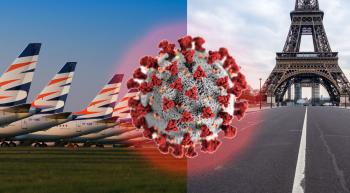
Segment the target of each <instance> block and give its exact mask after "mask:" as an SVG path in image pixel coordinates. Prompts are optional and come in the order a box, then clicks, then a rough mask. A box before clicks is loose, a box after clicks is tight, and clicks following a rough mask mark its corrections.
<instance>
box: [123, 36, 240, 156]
mask: <svg viewBox="0 0 350 193" xmlns="http://www.w3.org/2000/svg"><path fill="white" fill-rule="evenodd" d="M178 42H179V44H180V49H177V48H176V46H175V44H171V43H169V42H168V41H165V40H164V41H162V42H160V44H159V48H160V49H161V51H160V53H159V56H158V57H151V56H146V57H143V58H142V59H141V61H140V64H141V66H140V68H138V69H137V70H135V72H134V74H133V78H132V79H130V80H129V81H128V83H127V84H128V88H129V89H131V88H138V89H139V91H140V93H139V95H138V96H137V97H136V98H131V99H129V107H130V114H131V117H132V120H133V124H134V125H135V127H136V128H139V129H143V133H144V136H145V137H146V138H149V139H153V140H154V141H155V142H156V143H157V145H158V148H159V150H160V151H161V152H162V153H171V154H173V155H174V156H175V157H177V158H182V157H183V156H184V155H185V156H186V157H188V158H193V157H195V156H197V151H196V145H197V144H200V145H201V151H203V152H208V153H213V152H215V151H216V149H217V148H218V146H219V145H220V143H221V142H220V141H219V139H218V137H219V132H220V131H223V132H224V134H225V137H227V138H234V137H235V135H236V133H237V131H236V129H235V128H234V127H233V126H232V125H231V123H232V120H233V118H234V116H236V117H237V118H238V119H241V118H242V116H243V115H244V112H245V110H246V109H247V104H246V103H245V102H238V100H237V98H238V97H239V96H240V95H241V92H242V91H243V90H244V89H245V88H246V87H247V83H246V80H245V77H244V75H243V74H241V73H240V72H239V71H240V67H239V66H238V65H237V64H236V62H235V59H234V58H233V57H232V56H231V55H230V54H229V53H228V50H227V49H226V48H220V49H219V51H209V52H207V51H206V49H205V48H204V47H203V44H204V43H205V40H204V39H203V38H201V37H196V38H192V37H191V36H186V37H183V38H181V39H180V40H179V41H178Z"/></svg>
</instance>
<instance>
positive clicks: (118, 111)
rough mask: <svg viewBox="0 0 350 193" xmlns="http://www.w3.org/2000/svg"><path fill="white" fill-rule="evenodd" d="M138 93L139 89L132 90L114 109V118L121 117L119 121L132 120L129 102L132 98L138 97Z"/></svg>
mask: <svg viewBox="0 0 350 193" xmlns="http://www.w3.org/2000/svg"><path fill="white" fill-rule="evenodd" d="M138 93H139V90H138V89H130V90H129V91H128V93H126V94H125V95H124V97H123V98H122V99H121V100H120V101H119V102H118V104H117V105H116V106H115V107H114V109H113V114H112V117H119V119H130V118H131V116H130V109H129V105H128V101H129V99H130V98H134V97H136V96H137V95H138Z"/></svg>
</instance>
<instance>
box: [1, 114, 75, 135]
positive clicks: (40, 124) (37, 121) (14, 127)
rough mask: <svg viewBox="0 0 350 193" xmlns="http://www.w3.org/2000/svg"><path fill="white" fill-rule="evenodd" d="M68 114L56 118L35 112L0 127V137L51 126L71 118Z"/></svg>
mask: <svg viewBox="0 0 350 193" xmlns="http://www.w3.org/2000/svg"><path fill="white" fill-rule="evenodd" d="M69 115H70V113H68V114H66V116H63V117H62V116H61V117H59V118H56V117H54V115H44V114H36V115H33V116H31V117H28V118H25V119H22V120H19V121H16V122H13V123H10V124H9V125H6V126H2V127H0V139H1V138H3V139H9V138H12V137H15V136H18V135H23V134H27V133H31V132H36V131H40V130H45V129H48V128H51V127H53V126H55V125H59V124H62V123H65V122H67V121H70V120H72V117H71V116H69Z"/></svg>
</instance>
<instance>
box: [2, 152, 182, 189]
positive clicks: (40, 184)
mask: <svg viewBox="0 0 350 193" xmlns="http://www.w3.org/2000/svg"><path fill="white" fill-rule="evenodd" d="M151 156H153V155H151ZM154 156H158V155H154ZM159 159H161V157H160V158H159ZM164 161H167V160H164ZM171 161H173V160H169V162H171ZM0 192H6V193H12V192H14V193H15V192H16V193H55V192H59V193H62V192H64V193H73V192H79V193H85V192H92V193H104V192H106V193H119V192H120V193H124V192H125V193H128V192H132V193H138V192H140V193H141V192H147V193H157V192H164V193H167V192H169V193H172V192H174V193H175V192H176V193H177V192H186V173H185V172H179V173H177V174H176V175H174V174H171V175H170V174H168V173H167V172H164V171H163V170H162V169H160V168H158V167H156V166H154V165H152V164H149V162H148V161H147V160H145V159H144V158H143V157H141V156H139V155H138V154H137V153H136V152H133V151H130V150H127V149H122V148H113V149H112V148H110V149H107V148H106V149H93V148H86V149H85V148H81V149H75V150H71V149H65V148H44V149H36V148H31V147H26V148H23V147H16V148H6V149H0Z"/></svg>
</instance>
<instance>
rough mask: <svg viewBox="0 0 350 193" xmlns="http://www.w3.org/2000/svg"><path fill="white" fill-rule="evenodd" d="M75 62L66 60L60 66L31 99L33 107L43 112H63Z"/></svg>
mask: <svg viewBox="0 0 350 193" xmlns="http://www.w3.org/2000/svg"><path fill="white" fill-rule="evenodd" d="M76 64H77V63H76V62H67V63H66V64H65V65H64V66H63V67H62V69H61V70H60V71H59V72H58V73H57V74H56V75H55V76H54V77H53V78H52V79H51V81H50V82H49V83H48V84H47V86H46V87H45V88H44V89H43V90H42V91H41V93H40V94H39V95H38V96H37V97H36V99H35V100H34V101H33V103H32V108H33V109H39V110H40V113H43V114H54V113H61V112H63V108H64V105H65V103H66V100H67V96H68V93H69V90H70V87H71V83H72V80H73V76H74V71H75V66H76Z"/></svg>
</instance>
